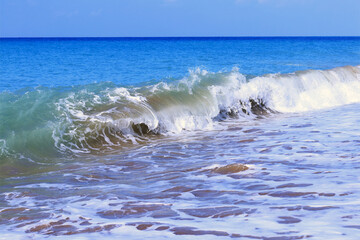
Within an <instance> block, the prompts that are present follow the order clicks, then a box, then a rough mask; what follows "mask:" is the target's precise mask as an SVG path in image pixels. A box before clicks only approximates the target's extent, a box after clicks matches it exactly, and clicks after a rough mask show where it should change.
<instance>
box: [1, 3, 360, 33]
mask: <svg viewBox="0 0 360 240" xmlns="http://www.w3.org/2000/svg"><path fill="white" fill-rule="evenodd" d="M359 13H360V0H0V37H177V36H360V14H359Z"/></svg>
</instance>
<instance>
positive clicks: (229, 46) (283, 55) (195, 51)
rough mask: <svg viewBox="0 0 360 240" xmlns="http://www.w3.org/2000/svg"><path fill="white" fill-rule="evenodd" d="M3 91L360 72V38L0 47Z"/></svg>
mask: <svg viewBox="0 0 360 240" xmlns="http://www.w3.org/2000/svg"><path fill="white" fill-rule="evenodd" d="M0 56H1V59H0V60H1V65H0V91H6V90H10V91H14V90H19V89H22V88H28V87H30V88H34V87H38V86H46V87H63V86H74V85H85V84H91V83H100V82H108V81H109V82H113V83H115V84H116V85H118V86H129V85H139V84H145V83H146V82H158V81H162V80H166V79H173V78H174V79H179V78H182V77H184V76H186V75H187V74H188V71H189V70H190V69H195V68H198V67H200V68H202V69H206V70H208V71H211V72H219V71H230V70H231V69H232V68H233V67H238V68H239V71H240V72H241V73H243V74H247V75H263V74H268V73H289V72H294V71H299V70H307V69H330V68H334V67H339V66H345V65H357V64H359V58H360V38H358V37H328V38H326V37H289V38H287V37H283V38H271V37H269V38H266V37H265V38H256V37H254V38H251V37H250V38H95V39H94V38H81V39H78V38H74V39H72V38H69V39H63V38H59V39H57V38H54V39H46V38H45V39H0Z"/></svg>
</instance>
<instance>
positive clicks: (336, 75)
mask: <svg viewBox="0 0 360 240" xmlns="http://www.w3.org/2000/svg"><path fill="white" fill-rule="evenodd" d="M356 102H360V66H355V67H354V66H346V67H339V68H334V69H330V70H308V71H301V72H295V73H291V74H268V75H264V76H258V77H252V78H246V76H244V75H243V74H241V73H239V71H238V70H237V69H233V71H231V72H227V73H210V72H207V71H205V70H200V69H198V70H195V71H192V72H190V74H189V75H188V76H187V77H185V78H183V79H181V80H177V81H171V82H160V83H157V84H155V85H150V86H143V87H129V88H123V87H117V86H115V85H114V84H112V83H99V84H92V85H87V86H78V87H72V88H42V87H38V88H36V89H34V90H31V91H23V92H16V93H12V92H2V93H0V122H1V125H0V158H5V159H6V158H10V156H11V157H12V158H26V159H31V160H32V161H37V160H39V159H49V158H52V157H59V156H64V155H72V154H81V153H93V152H96V153H99V152H106V151H108V150H114V149H118V148H119V147H122V146H125V145H128V144H130V145H131V144H134V143H137V142H141V141H146V140H147V139H149V137H150V136H151V135H159V134H171V133H180V132H182V131H184V130H185V131H186V130H194V129H211V128H213V127H214V125H216V124H217V123H218V122H219V121H222V120H224V119H226V118H247V119H249V120H251V119H255V118H257V117H259V116H264V115H268V114H276V113H288V112H303V111H310V110H318V109H323V108H329V107H335V106H340V105H344V104H350V103H356ZM39 161H40V160H39Z"/></svg>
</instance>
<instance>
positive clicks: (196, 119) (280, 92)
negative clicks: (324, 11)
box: [0, 37, 360, 240]
mask: <svg viewBox="0 0 360 240" xmlns="http://www.w3.org/2000/svg"><path fill="white" fill-rule="evenodd" d="M359 236H360V37H203V38H22V39H21V38H9V39H8V38H1V39H0V239H4V240H8V239H13V240H15V239H139V240H140V239H141V240H142V239H156V240H161V239H216V240H218V239H246V240H247V239H249V240H252V239H266V240H293V239H314V240H317V239H327V240H331V239H334V240H335V239H336V240H338V239H359Z"/></svg>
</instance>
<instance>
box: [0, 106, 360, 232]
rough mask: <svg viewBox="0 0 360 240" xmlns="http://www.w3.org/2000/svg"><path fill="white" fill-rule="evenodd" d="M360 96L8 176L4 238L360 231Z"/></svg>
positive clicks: (4, 193) (236, 121)
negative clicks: (357, 100)
mask: <svg viewBox="0 0 360 240" xmlns="http://www.w3.org/2000/svg"><path fill="white" fill-rule="evenodd" d="M359 107H360V105H359V104H351V105H345V106H341V107H337V108H332V109H327V110H321V111H314V112H306V113H301V114H299V113H295V114H277V115H273V116H270V117H266V118H263V119H257V120H251V121H248V120H244V119H242V120H241V119H230V120H226V121H223V122H221V123H220V126H219V127H218V129H215V130H211V131H195V132H185V133H184V134H181V135H174V136H168V137H164V138H159V139H153V141H152V142H151V143H150V144H139V145H136V146H134V147H133V148H130V149H128V150H126V151H123V152H121V153H118V154H114V155H107V156H97V157H91V158H90V159H87V160H85V159H84V160H83V161H81V162H76V163H72V164H66V165H63V166H59V167H58V169H56V170H54V171H51V172H47V173H43V174H36V175H31V176H27V177H14V178H7V179H5V180H2V194H1V198H2V199H1V208H2V210H1V223H2V224H5V225H4V226H6V227H5V228H3V230H1V234H2V238H3V239H6V238H7V237H8V236H14V235H15V236H16V235H17V234H18V236H23V235H22V234H23V233H24V232H26V233H28V235H27V236H29V237H35V238H36V237H37V236H38V237H39V236H41V237H46V236H54V235H55V236H63V238H66V237H67V235H72V237H79V238H80V237H85V238H87V237H89V238H94V237H95V236H100V235H101V237H103V238H109V239H110V238H116V237H119V238H125V237H131V238H132V239H142V238H147V239H151V238H153V239H162V238H167V237H168V238H171V239H173V238H175V239H176V237H178V238H180V239H184V238H186V237H188V238H189V239H194V238H195V236H196V237H198V238H199V239H202V238H203V237H204V236H203V235H206V238H210V239H212V238H215V239H217V238H224V237H226V236H227V237H233V238H237V237H239V238H240V237H242V238H244V239H265V238H269V239H270V238H272V237H279V239H303V238H304V239H307V238H311V239H324V238H327V239H355V238H356V236H358V234H359V228H360V224H359V223H360V210H359V209H360V208H359V206H360V201H359V199H360V184H359V180H360V179H359V174H358V173H359V169H360V112H359V111H358V109H359Z"/></svg>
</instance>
